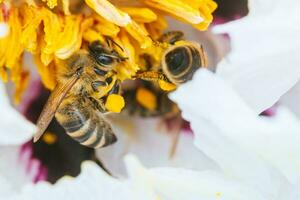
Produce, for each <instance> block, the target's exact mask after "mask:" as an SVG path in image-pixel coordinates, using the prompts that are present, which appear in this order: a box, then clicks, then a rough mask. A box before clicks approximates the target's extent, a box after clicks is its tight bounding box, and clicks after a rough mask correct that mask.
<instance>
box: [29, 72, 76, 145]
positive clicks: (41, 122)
mask: <svg viewBox="0 0 300 200" xmlns="http://www.w3.org/2000/svg"><path fill="white" fill-rule="evenodd" d="M78 78H79V77H78V76H75V75H74V76H72V77H71V78H70V79H68V81H67V82H66V83H64V84H57V85H56V87H55V88H54V90H53V91H52V93H51V95H50V97H49V98H48V100H47V103H46V104H45V106H44V108H43V110H42V112H41V114H40V116H39V118H38V121H37V128H38V131H37V133H36V134H35V135H34V137H33V141H34V142H36V141H38V140H39V138H40V137H41V136H42V135H43V133H44V132H45V130H46V129H47V127H48V126H49V124H50V122H51V120H52V118H53V117H54V114H55V112H56V110H57V108H58V106H59V105H60V103H61V102H62V100H63V99H64V97H65V96H66V94H67V93H68V91H70V89H71V88H72V87H73V85H74V84H75V83H76V82H77V80H78Z"/></svg>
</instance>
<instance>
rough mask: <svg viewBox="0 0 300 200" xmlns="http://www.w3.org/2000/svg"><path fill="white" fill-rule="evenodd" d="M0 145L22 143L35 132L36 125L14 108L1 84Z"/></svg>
mask: <svg viewBox="0 0 300 200" xmlns="http://www.w3.org/2000/svg"><path fill="white" fill-rule="evenodd" d="M0 111H1V114H0V115H1V117H0V145H20V144H23V143H25V142H26V141H28V140H29V139H30V138H31V137H32V135H33V134H34V133H35V126H34V125H33V124H32V123H31V122H29V121H28V120H26V119H25V117H23V116H22V115H21V114H20V113H19V112H18V111H17V110H16V109H15V108H13V107H12V106H11V104H10V102H9V99H8V97H7V94H6V91H5V87H4V85H3V84H0Z"/></svg>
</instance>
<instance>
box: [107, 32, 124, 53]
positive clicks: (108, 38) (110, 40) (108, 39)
mask: <svg viewBox="0 0 300 200" xmlns="http://www.w3.org/2000/svg"><path fill="white" fill-rule="evenodd" d="M105 39H106V43H107V44H108V46H109V47H110V44H109V42H111V43H113V44H114V45H116V46H117V47H119V49H121V51H122V52H124V49H123V48H122V47H121V45H119V44H118V43H116V42H115V41H114V40H113V39H112V38H110V37H108V36H106V37H105Z"/></svg>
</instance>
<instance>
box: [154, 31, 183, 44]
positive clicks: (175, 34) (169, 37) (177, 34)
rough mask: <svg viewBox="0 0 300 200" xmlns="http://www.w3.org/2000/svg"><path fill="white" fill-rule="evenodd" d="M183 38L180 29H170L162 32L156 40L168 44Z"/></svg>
mask: <svg viewBox="0 0 300 200" xmlns="http://www.w3.org/2000/svg"><path fill="white" fill-rule="evenodd" d="M182 38H183V32H181V31H170V32H167V33H165V34H163V35H162V36H161V37H160V38H159V40H158V41H160V42H167V43H169V44H174V43H175V42H177V41H179V40H181V39H182Z"/></svg>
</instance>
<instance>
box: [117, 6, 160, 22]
mask: <svg viewBox="0 0 300 200" xmlns="http://www.w3.org/2000/svg"><path fill="white" fill-rule="evenodd" d="M121 10H122V11H124V12H126V13H128V14H129V15H130V17H132V19H133V20H134V21H136V22H138V23H150V22H153V21H155V20H156V19H157V15H156V14H155V13H154V12H153V11H152V10H150V9H149V8H135V7H124V8H121Z"/></svg>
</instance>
